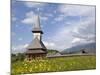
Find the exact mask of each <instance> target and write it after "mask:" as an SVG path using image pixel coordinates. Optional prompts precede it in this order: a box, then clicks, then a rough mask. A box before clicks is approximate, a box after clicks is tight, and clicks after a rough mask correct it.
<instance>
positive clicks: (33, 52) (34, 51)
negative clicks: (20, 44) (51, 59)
mask: <svg viewBox="0 0 100 75" xmlns="http://www.w3.org/2000/svg"><path fill="white" fill-rule="evenodd" d="M26 53H27V54H28V53H29V54H30V53H32V54H35V53H46V52H45V51H43V50H28V51H26Z"/></svg>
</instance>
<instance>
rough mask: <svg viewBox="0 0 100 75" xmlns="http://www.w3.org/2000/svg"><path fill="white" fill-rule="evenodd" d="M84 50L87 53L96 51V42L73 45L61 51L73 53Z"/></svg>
mask: <svg viewBox="0 0 100 75" xmlns="http://www.w3.org/2000/svg"><path fill="white" fill-rule="evenodd" d="M82 49H83V50H84V51H85V52H86V53H96V43H89V44H83V45H77V46H73V47H71V48H67V49H65V50H63V51H62V52H61V54H72V53H80V51H81V50H82Z"/></svg>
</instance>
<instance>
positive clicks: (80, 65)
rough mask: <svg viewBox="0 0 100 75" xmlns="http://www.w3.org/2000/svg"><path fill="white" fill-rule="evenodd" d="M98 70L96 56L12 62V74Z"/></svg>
mask: <svg viewBox="0 0 100 75" xmlns="http://www.w3.org/2000/svg"><path fill="white" fill-rule="evenodd" d="M95 68H96V56H74V57H59V58H45V59H37V60H32V61H30V62H29V61H25V60H24V61H16V62H12V65H11V73H12V75H16V74H26V73H40V72H58V71H75V70H89V69H95Z"/></svg>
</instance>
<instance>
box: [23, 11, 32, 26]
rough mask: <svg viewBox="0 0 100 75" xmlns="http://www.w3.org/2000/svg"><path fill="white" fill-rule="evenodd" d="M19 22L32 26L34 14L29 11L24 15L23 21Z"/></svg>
mask: <svg viewBox="0 0 100 75" xmlns="http://www.w3.org/2000/svg"><path fill="white" fill-rule="evenodd" d="M21 22H22V23H25V24H29V25H31V24H33V23H34V12H33V11H30V12H28V13H26V15H25V19H23V20H22V21H21Z"/></svg>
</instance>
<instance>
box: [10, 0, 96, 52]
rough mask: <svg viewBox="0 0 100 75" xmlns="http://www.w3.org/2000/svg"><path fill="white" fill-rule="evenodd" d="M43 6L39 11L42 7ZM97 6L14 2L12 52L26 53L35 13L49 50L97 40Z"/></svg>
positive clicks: (31, 36) (60, 49)
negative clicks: (38, 17)
mask: <svg viewBox="0 0 100 75" xmlns="http://www.w3.org/2000/svg"><path fill="white" fill-rule="evenodd" d="M38 9H39V10H38ZM95 10H96V9H95V6H88V5H71V4H58V3H37V2H28V1H26V2H25V1H12V4H11V18H12V19H11V20H12V21H11V44H12V47H11V48H12V52H13V53H14V52H23V51H25V50H26V47H27V46H28V45H29V43H30V42H31V41H32V40H33V37H34V36H33V34H32V32H31V30H32V28H33V26H34V15H36V14H39V16H40V25H41V28H42V30H43V32H44V34H43V36H42V41H43V43H44V44H45V46H46V47H47V48H48V49H54V50H59V51H63V50H64V49H66V48H70V47H72V46H76V45H80V44H87V43H93V42H95V37H96V36H95V34H96V31H95V26H96V25H95Z"/></svg>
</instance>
